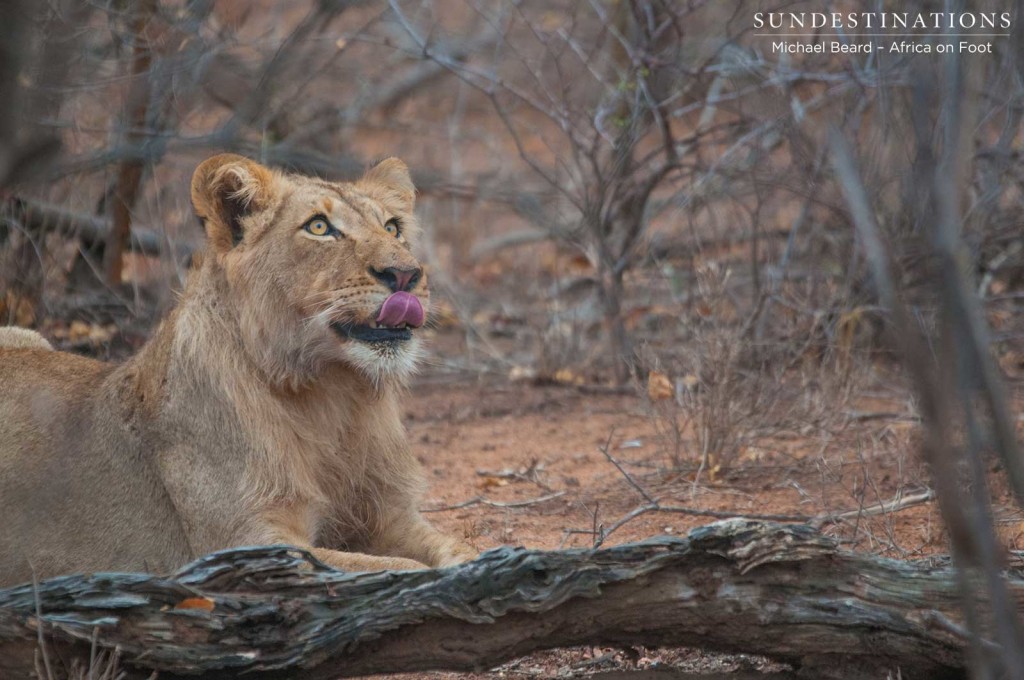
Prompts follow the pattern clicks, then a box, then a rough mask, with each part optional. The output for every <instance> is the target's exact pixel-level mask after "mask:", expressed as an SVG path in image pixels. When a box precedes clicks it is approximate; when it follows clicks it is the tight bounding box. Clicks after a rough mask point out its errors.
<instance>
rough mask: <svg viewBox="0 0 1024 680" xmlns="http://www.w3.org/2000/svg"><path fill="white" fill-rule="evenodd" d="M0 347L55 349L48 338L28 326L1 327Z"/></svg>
mask: <svg viewBox="0 0 1024 680" xmlns="http://www.w3.org/2000/svg"><path fill="white" fill-rule="evenodd" d="M0 347H2V348H5V349H53V345H51V344H50V343H49V342H48V341H47V340H46V338H44V337H43V336H41V335H39V333H36V332H35V331H33V330H29V329H28V328H18V327H17V326H4V327H3V328H0Z"/></svg>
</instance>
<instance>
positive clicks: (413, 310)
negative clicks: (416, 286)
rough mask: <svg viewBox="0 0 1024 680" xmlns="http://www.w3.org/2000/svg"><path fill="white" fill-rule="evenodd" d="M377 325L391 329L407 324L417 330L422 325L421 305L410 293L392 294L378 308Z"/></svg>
mask: <svg viewBox="0 0 1024 680" xmlns="http://www.w3.org/2000/svg"><path fill="white" fill-rule="evenodd" d="M377 323H379V324H380V325H381V326H391V327H398V326H403V325H405V324H408V325H410V326H412V327H413V328H419V327H420V326H422V325H423V305H421V304H420V301H419V298H417V297H416V296H415V295H413V294H412V293H406V292H405V291H399V292H397V293H392V294H391V295H390V296H389V297H388V299H387V300H385V301H384V305H383V306H382V307H381V308H380V314H378V315H377Z"/></svg>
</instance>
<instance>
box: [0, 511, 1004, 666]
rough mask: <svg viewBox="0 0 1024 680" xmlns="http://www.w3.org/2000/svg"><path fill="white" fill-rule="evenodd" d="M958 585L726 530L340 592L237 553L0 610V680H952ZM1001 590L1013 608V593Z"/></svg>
mask: <svg viewBox="0 0 1024 680" xmlns="http://www.w3.org/2000/svg"><path fill="white" fill-rule="evenodd" d="M954 576H955V575H954V573H953V571H952V569H951V568H949V567H947V566H926V565H924V564H916V563H909V562H899V561H895V560H889V559H883V558H879V557H875V556H871V555H858V554H853V553H849V552H844V551H841V550H839V549H838V548H837V546H836V543H835V542H834V541H833V540H832V539H830V538H827V537H824V536H822V535H821V534H819V533H817V532H816V531H814V530H813V529H811V528H809V527H807V526H803V525H779V524H773V523H761V522H752V521H748V520H741V519H734V520H726V521H723V522H718V523H715V524H711V525H708V526H706V527H702V528H699V529H696V530H694V531H693V532H691V533H690V535H689V536H688V537H687V538H673V537H662V538H655V539H651V540H648V541H645V542H642V543H636V544H631V545H624V546H618V547H614V548H606V549H600V550H566V551H552V552H544V551H527V550H518V549H509V548H501V549H498V550H492V551H489V552H487V553H485V554H484V555H482V556H481V557H480V558H479V559H477V560H476V561H474V562H472V563H469V564H465V565H462V566H459V567H454V568H450V569H443V570H426V571H419V572H382V573H376V574H344V573H341V572H337V571H334V570H331V569H329V568H328V567H326V566H324V565H322V564H320V563H318V562H316V561H315V560H314V559H313V558H312V557H310V556H309V555H307V554H305V553H303V552H302V551H299V550H296V549H290V548H287V547H268V548H249V549H240V550H232V551H226V552H222V553H217V554H214V555H211V556H209V557H206V558H203V559H201V560H199V561H197V562H195V563H193V564H192V565H190V566H188V567H185V568H184V569H183V570H182V571H180V572H179V573H178V574H177V575H175V576H173V577H170V578H161V577H156V576H149V575H138V574H135V575H133V574H96V575H91V576H68V577H60V578H55V579H50V580H47V581H44V582H42V583H40V584H39V585H38V588H37V589H33V587H32V586H31V585H28V586H21V587H18V588H11V589H8V590H0V677H3V678H5V679H7V678H11V679H14V678H27V677H29V674H30V673H31V672H32V668H33V665H34V661H33V659H34V655H35V654H36V652H37V647H38V646H39V640H43V641H44V642H45V654H46V658H48V659H51V660H55V661H53V662H52V663H51V666H57V665H59V664H58V663H57V662H56V660H61V661H63V662H64V663H65V664H67V663H68V660H69V659H71V658H73V657H76V656H77V657H78V658H80V659H84V660H85V661H86V662H88V659H89V658H90V653H93V654H94V655H95V653H97V652H103V650H112V649H114V648H115V647H116V648H117V649H119V650H120V654H121V659H122V666H123V667H124V668H126V669H128V670H129V672H130V677H148V674H149V673H151V672H152V671H153V670H159V671H160V674H159V678H160V680H170V679H172V678H184V677H200V678H218V680H220V679H224V678H243V677H244V678H275V679H285V678H302V679H303V680H317V679H321V678H322V679H326V678H336V677H345V676H355V675H368V674H376V673H394V672H411V671H423V670H429V669H447V670H463V671H482V670H484V669H487V668H489V667H492V666H493V665H495V664H498V663H500V662H502V661H505V660H508V659H511V658H514V657H517V656H521V655H524V654H528V653H530V652H533V651H537V650H541V649H550V648H556V647H570V646H575V645H583V644H589V645H641V644H642V645H649V646H680V647H697V648H702V649H707V650H717V651H724V652H742V653H749V654H763V655H766V656H768V657H771V658H773V659H776V660H779V661H782V662H787V663H790V664H793V665H794V666H795V667H797V668H798V669H800V672H801V673H802V674H805V675H806V676H808V677H816V678H821V677H842V678H844V679H845V680H854V679H856V678H880V677H881V678H884V677H886V673H887V672H891V677H897V669H898V671H899V673H900V676H901V677H903V678H905V679H908V680H913V679H914V678H924V679H929V680H932V679H937V678H949V677H963V676H964V665H965V658H964V649H965V640H964V637H963V633H962V627H961V624H960V623H959V621H960V615H959V609H958V602H959V598H960V595H959V593H958V591H957V587H956V583H955V579H954ZM1009 586H1010V589H1011V592H1012V593H1013V595H1014V596H1015V597H1016V598H1017V601H1018V602H1020V601H1022V600H1021V598H1024V580H1022V579H1021V578H1020V577H1019V576H1013V577H1011V578H1010V579H1009ZM982 606H983V605H982ZM37 608H38V611H39V612H41V616H40V615H37ZM40 620H41V621H42V627H41V631H40V629H39V623H38V622H39V621H40Z"/></svg>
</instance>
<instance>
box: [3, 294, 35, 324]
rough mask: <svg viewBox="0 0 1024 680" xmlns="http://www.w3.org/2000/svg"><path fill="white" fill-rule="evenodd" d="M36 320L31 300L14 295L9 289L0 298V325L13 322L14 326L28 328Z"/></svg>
mask: <svg viewBox="0 0 1024 680" xmlns="http://www.w3.org/2000/svg"><path fill="white" fill-rule="evenodd" d="M35 320H36V308H35V305H34V304H32V300H30V299H29V298H27V297H22V296H20V295H15V294H14V293H12V292H11V291H7V293H6V294H5V295H4V296H3V297H2V298H0V325H7V324H11V323H13V324H14V325H15V326H21V327H22V328H30V327H31V326H32V324H34V323H35Z"/></svg>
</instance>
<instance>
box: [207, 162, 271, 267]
mask: <svg viewBox="0 0 1024 680" xmlns="http://www.w3.org/2000/svg"><path fill="white" fill-rule="evenodd" d="M273 182H274V173H273V172H272V171H271V170H270V169H269V168H265V167H264V166H262V165H260V164H259V163H257V162H255V161H251V160H249V159H248V158H244V157H242V156H237V155H235V154H231V153H225V154H220V155H219V156H214V157H213V158H208V159H207V160H205V161H203V162H202V163H200V164H199V167H198V168H196V171H195V173H194V174H193V175H192V206H193V207H194V208H195V211H196V214H197V215H198V216H199V218H200V219H201V220H202V221H203V223H204V224H205V226H206V236H207V238H208V239H209V241H210V245H211V246H212V247H213V249H214V251H215V252H227V251H228V250H230V249H231V248H232V247H234V246H236V245H238V244H239V243H240V242H241V241H242V238H243V237H244V236H245V234H244V230H243V227H242V218H244V217H245V216H246V215H250V214H252V213H253V212H256V211H258V210H262V209H264V208H266V207H267V206H268V205H269V204H270V200H271V196H272V193H271V192H272V185H273Z"/></svg>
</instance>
